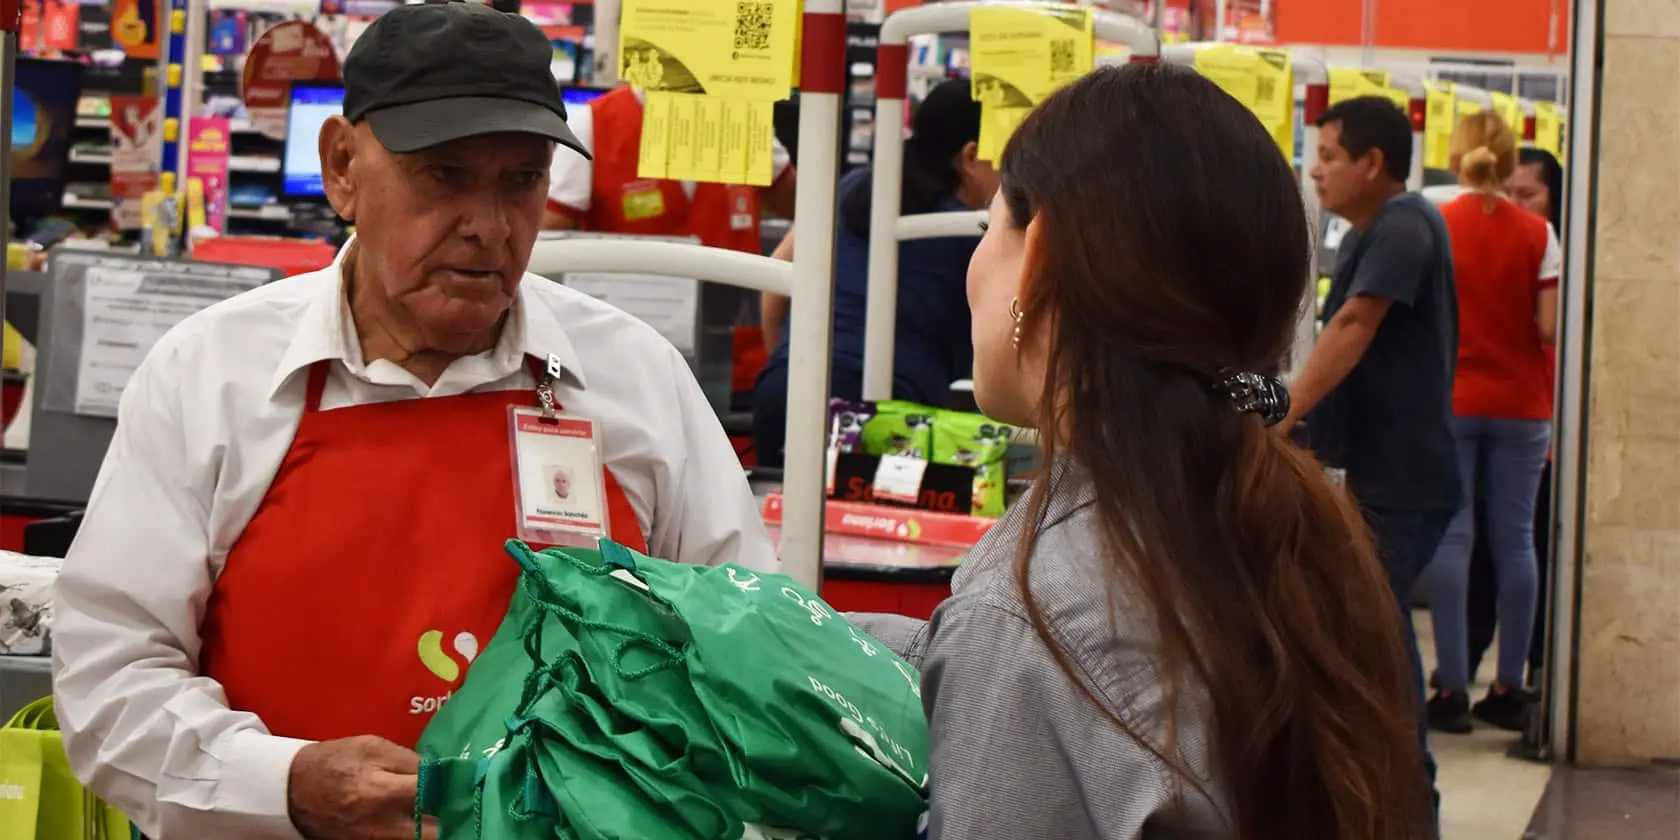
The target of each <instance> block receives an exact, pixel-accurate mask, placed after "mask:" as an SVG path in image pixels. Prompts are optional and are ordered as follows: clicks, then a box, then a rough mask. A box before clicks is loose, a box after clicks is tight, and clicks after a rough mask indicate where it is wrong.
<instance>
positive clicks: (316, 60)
mask: <svg viewBox="0 0 1680 840" xmlns="http://www.w3.org/2000/svg"><path fill="white" fill-rule="evenodd" d="M338 77H339V76H338V53H337V52H335V51H334V50H333V44H332V39H331V38H328V37H327V35H326V33H324V32H322V31H321V30H319V29H316V28H315V27H314V26H311V25H309V24H308V23H305V22H303V21H301V20H289V21H286V22H285V23H281V24H276V25H274V26H271V27H269V28H268V31H266V32H264V33H263V34H262V35H261V36H260V37H258V38H257V42H256V43H255V44H252V45H251V52H250V53H248V54H247V55H246V56H245V72H244V73H243V74H241V75H240V78H239V96H240V98H241V99H243V100H245V107H246V108H248V109H250V111H251V127H252V128H255V129H256V130H257V131H260V132H262V133H263V134H264V135H266V136H268V137H271V138H273V139H275V140H284V139H286V105H287V104H288V103H290V102H291V99H292V83H293V82H332V81H337V80H338Z"/></svg>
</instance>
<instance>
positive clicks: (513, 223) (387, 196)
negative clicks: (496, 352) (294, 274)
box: [322, 125, 554, 352]
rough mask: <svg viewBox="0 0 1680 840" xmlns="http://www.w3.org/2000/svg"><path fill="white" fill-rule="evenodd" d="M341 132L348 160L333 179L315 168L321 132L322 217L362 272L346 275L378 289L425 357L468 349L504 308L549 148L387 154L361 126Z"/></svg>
mask: <svg viewBox="0 0 1680 840" xmlns="http://www.w3.org/2000/svg"><path fill="white" fill-rule="evenodd" d="M343 129H344V130H347V131H348V132H349V133H350V135H351V136H350V137H349V140H348V142H349V144H350V146H351V147H352V149H353V151H352V152H351V153H350V155H349V156H348V160H347V161H346V163H347V165H346V166H345V167H344V173H343V177H341V178H340V177H335V176H336V175H337V173H332V172H331V169H332V167H331V161H328V160H327V159H326V156H327V155H328V148H327V146H328V142H327V133H328V132H330V131H331V130H332V129H330V128H324V129H323V140H322V153H323V164H325V165H324V167H323V168H324V169H327V170H328V171H329V195H330V196H332V198H333V205H334V207H335V208H336V209H338V211H339V213H340V214H341V215H344V216H345V217H346V218H348V219H350V220H351V221H352V222H353V223H354V224H355V226H356V241H357V243H358V246H359V247H358V250H357V254H356V259H357V260H358V261H367V267H368V268H370V269H372V270H371V271H370V272H368V273H367V274H366V275H364V274H363V273H362V272H360V271H358V272H357V274H358V276H359V277H360V276H366V277H371V278H375V279H377V281H378V282H380V283H382V284H383V286H384V289H383V290H384V293H385V296H386V297H387V298H388V299H389V300H390V301H391V302H392V303H393V304H394V305H395V306H397V307H399V308H400V309H402V310H403V311H405V312H406V314H407V315H408V316H409V318H410V319H411V320H412V321H413V323H414V324H415V325H417V326H418V327H419V330H420V333H421V335H422V337H423V338H424V340H425V343H426V344H427V346H428V348H429V349H433V350H437V351H442V352H451V351H455V352H462V348H466V347H471V346H474V345H476V344H478V343H480V342H481V341H482V338H483V336H484V335H485V334H486V332H487V331H490V330H493V329H494V328H495V327H496V324H497V323H498V322H499V321H500V319H501V318H502V316H503V315H504V314H505V313H506V312H507V310H508V307H509V306H511V305H512V303H513V299H514V295H515V294H516V293H517V291H518V288H519V279H520V277H521V276H522V275H523V274H524V273H525V266H526V264H527V263H528V261H529V260H530V256H531V247H532V245H533V244H534V243H535V242H536V238H537V231H538V229H540V228H541V226H542V216H543V210H544V207H545V204H546V202H547V196H548V167H549V162H550V160H551V159H552V158H553V155H554V144H553V143H552V142H551V141H549V140H548V139H546V138H543V137H538V136H535V135H529V134H491V135H484V136H481V137H471V138H467V139H465V140H458V141H454V142H451V143H445V144H442V145H439V146H435V147H432V148H430V149H425V150H422V151H419V152H415V153H412V154H393V153H391V152H390V151H387V150H386V149H385V148H384V147H383V146H381V145H380V144H379V142H378V141H377V140H376V139H374V137H373V135H372V132H371V131H369V130H368V129H367V128H366V126H348V125H345V126H343ZM334 187H336V190H335V189H333V188H334ZM335 193H336V194H335ZM341 204H347V205H348V206H347V207H346V206H341Z"/></svg>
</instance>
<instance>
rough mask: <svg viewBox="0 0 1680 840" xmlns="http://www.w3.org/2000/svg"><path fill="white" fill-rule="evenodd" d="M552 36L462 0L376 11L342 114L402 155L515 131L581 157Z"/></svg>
mask: <svg viewBox="0 0 1680 840" xmlns="http://www.w3.org/2000/svg"><path fill="white" fill-rule="evenodd" d="M553 55H554V48H553V46H552V45H551V44H550V43H549V40H548V36H546V35H544V34H543V33H542V30H540V29H538V28H537V26H536V24H533V23H531V22H530V21H528V20H526V19H525V18H523V17H520V16H519V15H514V14H507V13H505V12H499V11H496V10H495V9H493V8H491V7H489V6H487V5H482V4H479V3H466V2H460V0H448V2H435V0H434V2H426V3H420V4H415V5H407V6H398V7H397V8H395V9H392V10H390V11H388V12H386V13H385V14H383V15H380V16H379V18H378V19H377V20H375V21H374V22H373V24H372V25H371V26H369V27H368V28H367V31H365V32H363V33H362V35H361V37H359V38H357V39H356V43H355V45H354V46H352V47H351V48H350V54H349V55H348V56H346V57H345V59H344V116H345V118H347V119H349V120H350V121H351V122H353V123H359V122H361V121H363V120H366V121H367V124H368V127H369V128H371V129H373V136H374V137H377V138H378V139H379V142H380V143H381V144H382V145H384V146H385V148H387V149H390V150H391V151H393V152H397V153H398V154H404V153H408V152H417V151H420V150H421V149H427V148H430V147H432V146H436V145H438V144H440V143H448V142H450V141H452V140H461V139H464V138H467V137H477V136H479V135H483V134H500V133H503V132H511V133H518V134H536V135H540V136H543V137H547V138H549V139H550V140H553V141H555V142H556V143H559V144H560V145H562V146H565V147H567V148H569V149H572V150H574V151H576V152H577V153H578V154H581V155H583V156H584V157H588V156H589V150H587V149H585V148H584V147H583V144H582V143H579V142H578V139H577V135H575V134H573V133H572V130H571V129H570V128H568V127H566V106H565V105H564V104H563V103H562V102H561V100H560V87H559V85H557V84H556V83H555V81H554V76H553V74H552V71H550V69H549V63H550V62H551V61H552V60H553Z"/></svg>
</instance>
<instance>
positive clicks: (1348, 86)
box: [1330, 67, 1411, 111]
mask: <svg viewBox="0 0 1680 840" xmlns="http://www.w3.org/2000/svg"><path fill="white" fill-rule="evenodd" d="M1388 80H1389V75H1388V71H1387V70H1361V69H1359V68H1357V67H1332V68H1330V104H1331V105H1335V104H1336V103H1338V102H1343V101H1346V100H1349V99H1357V98H1359V97H1361V96H1380V97H1383V98H1384V99H1387V100H1388V101H1390V102H1393V103H1394V104H1395V106H1397V107H1398V108H1399V109H1400V110H1402V111H1406V110H1408V109H1409V108H1410V107H1411V99H1410V97H1408V96H1406V92H1405V91H1403V90H1400V89H1399V88H1395V87H1390V86H1389V81H1388Z"/></svg>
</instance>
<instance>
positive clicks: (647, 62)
mask: <svg viewBox="0 0 1680 840" xmlns="http://www.w3.org/2000/svg"><path fill="white" fill-rule="evenodd" d="M800 6H801V3H800V0H756V2H747V0H739V2H738V0H623V5H622V6H621V11H620V14H621V18H620V21H619V33H618V61H619V71H618V75H619V78H621V79H623V80H624V81H626V82H628V83H630V84H631V85H634V86H635V87H637V88H640V89H642V90H649V91H652V90H659V91H667V92H671V93H704V94H709V95H711V96H722V97H727V98H730V99H746V100H763V101H768V102H775V101H778V100H782V99H786V98H788V96H789V95H790V94H791V93H792V90H793V82H794V68H795V67H796V66H797V63H798V58H797V54H796V53H795V51H794V50H795V44H796V42H797V41H798V39H799V31H798V30H799V25H800V20H799V17H800Z"/></svg>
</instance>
